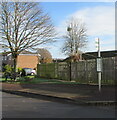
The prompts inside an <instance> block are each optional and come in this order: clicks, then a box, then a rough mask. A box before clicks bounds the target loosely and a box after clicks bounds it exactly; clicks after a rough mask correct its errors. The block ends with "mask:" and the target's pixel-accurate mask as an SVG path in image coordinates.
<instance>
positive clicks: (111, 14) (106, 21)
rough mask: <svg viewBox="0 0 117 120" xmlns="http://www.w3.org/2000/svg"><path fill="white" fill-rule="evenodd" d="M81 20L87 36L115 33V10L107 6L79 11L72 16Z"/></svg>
mask: <svg viewBox="0 0 117 120" xmlns="http://www.w3.org/2000/svg"><path fill="white" fill-rule="evenodd" d="M71 16H75V17H76V18H80V19H82V20H83V21H84V22H85V23H86V25H87V28H88V34H89V35H91V36H97V35H114V32H115V8H114V7H109V6H98V7H91V8H86V9H82V10H79V11H77V12H75V13H74V14H72V15H71Z"/></svg>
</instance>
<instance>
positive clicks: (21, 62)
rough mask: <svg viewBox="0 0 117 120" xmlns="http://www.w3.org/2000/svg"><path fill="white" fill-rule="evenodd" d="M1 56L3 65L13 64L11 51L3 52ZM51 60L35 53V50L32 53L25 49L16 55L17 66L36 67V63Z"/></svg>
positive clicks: (49, 61)
mask: <svg viewBox="0 0 117 120" xmlns="http://www.w3.org/2000/svg"><path fill="white" fill-rule="evenodd" d="M2 56H3V58H2V63H3V66H4V65H6V64H9V65H11V66H13V59H12V55H11V53H10V54H7V53H6V52H4V53H3V54H2ZM51 62H52V58H49V57H42V56H41V55H40V54H37V53H36V52H35V53H34V52H30V51H26V50H25V51H23V52H21V53H20V54H19V55H18V58H17V67H18V68H33V69H34V68H36V67H37V64H40V63H51Z"/></svg>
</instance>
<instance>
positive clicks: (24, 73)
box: [22, 68, 36, 75]
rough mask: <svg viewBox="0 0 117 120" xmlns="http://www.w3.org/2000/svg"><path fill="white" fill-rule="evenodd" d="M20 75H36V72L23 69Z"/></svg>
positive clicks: (30, 69)
mask: <svg viewBox="0 0 117 120" xmlns="http://www.w3.org/2000/svg"><path fill="white" fill-rule="evenodd" d="M22 75H36V70H34V69H32V68H23V71H22Z"/></svg>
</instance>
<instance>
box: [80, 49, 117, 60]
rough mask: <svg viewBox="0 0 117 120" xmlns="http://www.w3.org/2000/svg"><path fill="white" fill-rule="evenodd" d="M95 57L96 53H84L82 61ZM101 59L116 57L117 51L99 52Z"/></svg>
mask: <svg viewBox="0 0 117 120" xmlns="http://www.w3.org/2000/svg"><path fill="white" fill-rule="evenodd" d="M97 57H98V52H86V53H83V54H82V58H83V59H84V60H89V59H96V58H97ZM101 57H102V58H108V57H117V50H111V51H101Z"/></svg>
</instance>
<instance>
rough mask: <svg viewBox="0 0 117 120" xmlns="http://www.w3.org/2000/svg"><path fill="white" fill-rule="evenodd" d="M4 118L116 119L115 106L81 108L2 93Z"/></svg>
mask: <svg viewBox="0 0 117 120" xmlns="http://www.w3.org/2000/svg"><path fill="white" fill-rule="evenodd" d="M2 117H3V118H114V117H115V107H114V106H109V107H107V106H105V107H101V106H98V107H96V106H80V105H73V104H63V103H60V102H52V101H47V100H41V99H35V98H27V97H23V96H18V95H12V94H7V93H2Z"/></svg>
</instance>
